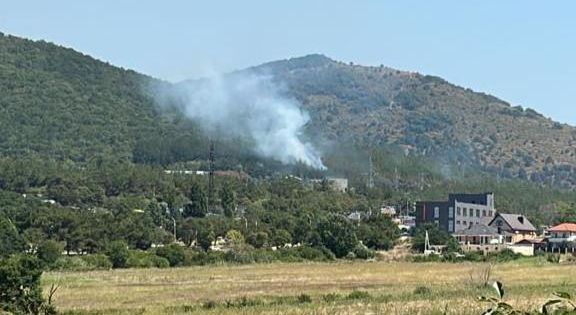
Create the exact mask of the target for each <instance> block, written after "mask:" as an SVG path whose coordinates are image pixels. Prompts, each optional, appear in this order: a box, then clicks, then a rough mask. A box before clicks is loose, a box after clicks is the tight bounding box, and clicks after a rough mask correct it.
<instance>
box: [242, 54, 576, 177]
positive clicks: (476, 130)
mask: <svg viewBox="0 0 576 315" xmlns="http://www.w3.org/2000/svg"><path fill="white" fill-rule="evenodd" d="M248 71H254V72H258V73H266V74H272V75H273V76H274V77H275V78H276V80H278V81H279V82H282V84H284V85H285V86H286V93H287V94H289V95H292V96H294V97H296V98H297V99H298V100H300V102H301V103H302V104H303V106H304V108H305V109H306V110H307V111H309V112H310V113H311V116H312V121H311V125H310V126H309V129H310V130H312V131H313V133H314V134H317V133H319V134H321V135H322V136H323V137H324V138H327V139H329V140H339V139H343V138H345V139H352V140H353V141H354V142H356V143H361V144H363V145H366V146H373V147H374V146H379V145H389V144H393V145H396V146H400V147H402V148H403V149H404V150H405V151H406V152H410V153H412V154H416V155H421V156H425V157H427V158H430V159H432V160H436V161H439V162H440V163H445V164H448V165H452V166H454V165H465V166H472V167H475V168H480V169H482V170H485V171H489V172H490V173H492V174H498V175H500V176H502V177H507V178H520V179H528V178H530V179H532V180H533V181H535V182H538V183H543V184H554V185H561V186H564V187H572V188H573V187H576V128H574V127H571V126H569V125H565V124H560V123H557V122H554V121H552V120H551V119H548V118H545V117H544V116H542V115H541V114H539V113H537V112H536V111H534V110H532V109H524V108H522V107H519V106H511V105H510V104H508V103H506V102H505V101H502V100H499V99H498V98H496V97H493V96H491V95H487V94H483V93H477V92H474V91H472V90H470V89H465V88H462V87H459V86H456V85H453V84H450V83H448V82H446V81H445V80H443V79H441V78H438V77H433V76H426V75H421V74H418V73H412V72H404V71H398V70H395V69H391V68H387V67H384V66H379V67H366V66H358V65H353V64H345V63H342V62H337V61H334V60H331V59H329V58H327V57H325V56H322V55H310V56H306V57H301V58H293V59H289V60H282V61H276V62H271V63H267V64H264V65H262V66H258V67H254V68H251V69H248Z"/></svg>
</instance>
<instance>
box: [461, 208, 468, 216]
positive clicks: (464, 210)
mask: <svg viewBox="0 0 576 315" xmlns="http://www.w3.org/2000/svg"><path fill="white" fill-rule="evenodd" d="M467 212H468V209H466V208H464V209H462V215H463V216H467V215H468V214H467Z"/></svg>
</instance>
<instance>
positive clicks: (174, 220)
mask: <svg viewBox="0 0 576 315" xmlns="http://www.w3.org/2000/svg"><path fill="white" fill-rule="evenodd" d="M172 223H173V224H174V225H173V227H174V231H173V232H174V242H176V241H177V240H178V239H177V238H176V219H174V217H172Z"/></svg>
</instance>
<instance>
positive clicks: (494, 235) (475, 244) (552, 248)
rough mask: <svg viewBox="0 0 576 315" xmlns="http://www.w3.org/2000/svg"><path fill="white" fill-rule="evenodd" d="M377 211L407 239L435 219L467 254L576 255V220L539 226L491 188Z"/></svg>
mask: <svg viewBox="0 0 576 315" xmlns="http://www.w3.org/2000/svg"><path fill="white" fill-rule="evenodd" d="M165 172H166V173H167V174H184V175H201V176H205V175H208V174H209V172H207V171H174V170H166V171H165ZM214 175H216V176H233V177H240V178H246V177H248V175H246V174H244V173H241V172H234V171H219V172H215V174H214ZM289 177H290V178H293V179H296V180H298V181H300V182H306V183H308V184H310V185H314V184H322V183H325V184H327V185H328V186H329V187H330V188H331V189H333V190H335V191H338V192H342V193H345V192H347V191H348V190H349V187H348V179H346V178H338V177H327V178H324V179H310V180H304V179H302V178H299V177H296V176H289ZM400 208H402V207H400ZM377 211H379V212H380V214H382V215H386V216H389V217H391V219H392V221H393V222H394V223H395V224H396V225H397V226H398V228H399V230H400V231H401V233H402V236H403V237H405V238H409V236H410V235H411V232H413V231H414V230H415V229H416V228H418V227H420V226H423V225H425V224H436V225H437V226H438V227H439V228H440V229H441V230H443V231H445V232H447V233H448V234H450V235H452V236H453V237H454V238H455V239H456V240H457V241H458V243H459V245H460V249H461V250H462V251H463V252H465V253H466V252H476V253H480V254H483V255H486V254H489V253H497V252H501V251H504V250H511V251H512V252H514V253H516V254H520V255H524V256H534V255H535V254H537V253H538V252H547V253H564V254H567V253H572V254H576V222H572V223H562V224H558V225H555V226H542V227H538V228H537V227H535V226H534V225H533V224H532V222H530V220H529V219H528V218H527V217H526V216H524V215H523V214H519V213H506V212H502V211H499V210H498V209H496V207H495V195H494V193H491V192H488V193H480V194H449V195H448V200H445V201H418V202H416V203H414V204H413V205H406V207H405V208H404V209H403V210H402V211H401V210H400V209H399V208H397V207H395V206H392V205H386V204H384V205H382V206H381V207H380V209H378V210H377ZM366 215H368V216H369V215H372V211H371V212H370V213H364V212H360V211H353V212H351V213H349V214H348V215H347V218H348V219H349V220H350V221H353V222H360V221H361V220H362V219H363V217H364V216H366ZM445 251H446V246H445V245H435V244H427V248H426V249H425V253H426V254H441V253H443V252H445Z"/></svg>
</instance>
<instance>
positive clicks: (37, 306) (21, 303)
mask: <svg viewBox="0 0 576 315" xmlns="http://www.w3.org/2000/svg"><path fill="white" fill-rule="evenodd" d="M41 266H42V263H41V262H40V261H39V260H38V259H37V258H36V257H33V256H28V255H23V256H12V257H10V258H7V259H0V292H1V294H0V307H1V310H5V311H8V312H10V313H14V314H40V313H41V312H42V313H44V314H50V315H51V314H54V313H55V310H54V309H53V308H52V307H51V306H50V305H47V304H46V303H45V301H44V298H43V296H42V286H41V282H40V278H41V276H42V269H41Z"/></svg>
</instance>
